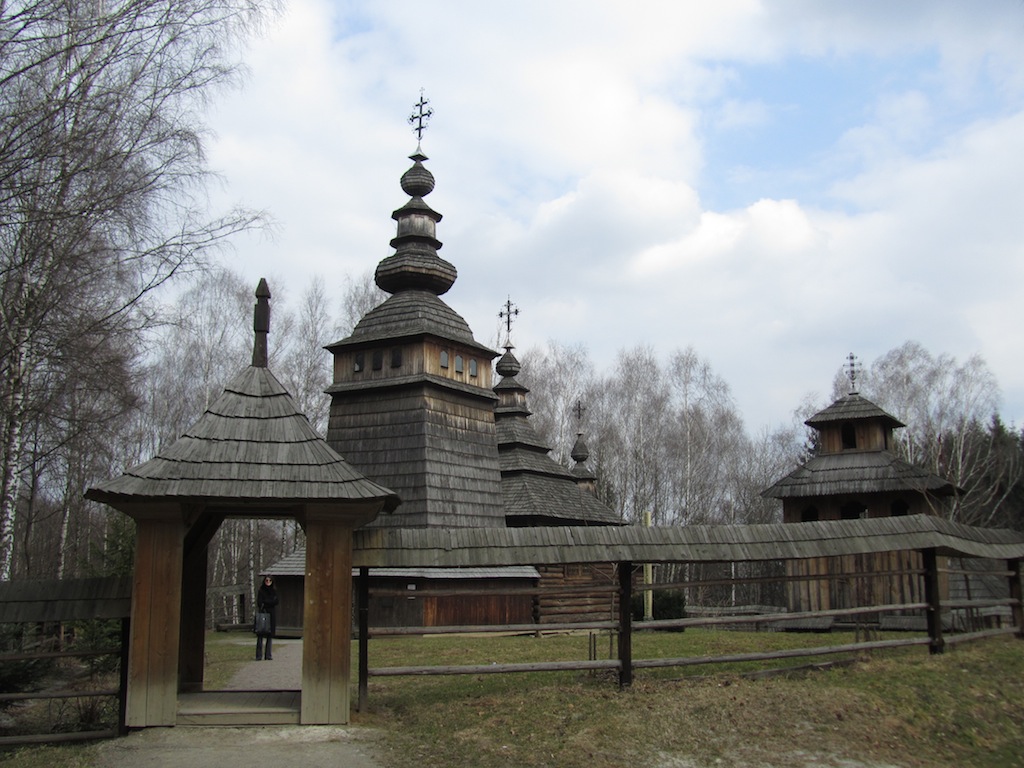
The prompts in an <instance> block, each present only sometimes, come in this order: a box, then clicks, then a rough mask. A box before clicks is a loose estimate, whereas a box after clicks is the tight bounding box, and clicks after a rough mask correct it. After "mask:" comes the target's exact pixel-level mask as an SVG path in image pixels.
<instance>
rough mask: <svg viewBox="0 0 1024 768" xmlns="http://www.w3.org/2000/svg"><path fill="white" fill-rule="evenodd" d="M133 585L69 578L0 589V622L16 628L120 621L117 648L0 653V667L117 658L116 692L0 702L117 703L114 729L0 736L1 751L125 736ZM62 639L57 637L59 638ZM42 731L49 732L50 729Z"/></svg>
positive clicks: (15, 695)
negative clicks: (106, 657)
mask: <svg viewBox="0 0 1024 768" xmlns="http://www.w3.org/2000/svg"><path fill="white" fill-rule="evenodd" d="M130 595H131V583H130V581H128V580H126V579H120V578H109V579H69V580H63V581H48V582H6V583H4V584H0V623H2V624H8V625H16V626H31V625H36V626H38V625H44V626H45V625H53V626H54V627H58V628H62V627H63V626H64V625H65V624H67V623H70V622H80V621H93V620H106V619H113V620H119V621H120V632H119V637H118V643H117V645H111V646H107V647H104V648H89V649H80V648H75V647H74V646H73V645H71V646H69V647H65V648H60V649H58V650H54V651H36V650H33V651H24V650H21V651H11V652H7V653H3V654H0V665H3V664H14V663H19V662H32V661H58V662H59V661H61V660H64V659H89V658H98V657H103V656H114V657H116V658H117V659H118V670H119V671H118V686H117V688H113V687H109V686H103V687H97V688H92V689H86V690H69V689H65V690H43V691H29V690H26V691H18V692H5V693H3V694H0V702H3V703H7V704H12V703H16V702H19V701H24V702H36V701H47V700H52V701H68V700H74V699H97V698H107V697H109V698H114V699H116V709H117V724H116V726H115V727H113V728H109V727H105V728H88V729H85V730H81V731H68V732H53V731H52V730H48V731H45V732H35V733H23V734H15V735H10V736H0V746H20V745H24V744H41V743H64V742H76V741H87V740H93V739H106V738H111V737H113V736H117V735H118V734H123V733H126V732H127V728H126V727H125V699H126V696H127V690H128V671H127V670H128V665H127V657H128V637H129V633H130V620H129V614H130V612H131V611H130V605H131V598H130ZM59 634H61V633H59ZM46 727H51V728H52V724H51V725H49V726H46Z"/></svg>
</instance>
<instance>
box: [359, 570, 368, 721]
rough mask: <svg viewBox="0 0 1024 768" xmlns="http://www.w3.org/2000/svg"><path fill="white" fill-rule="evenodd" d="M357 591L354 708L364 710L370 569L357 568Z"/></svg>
mask: <svg viewBox="0 0 1024 768" xmlns="http://www.w3.org/2000/svg"><path fill="white" fill-rule="evenodd" d="M356 588H357V589H358V591H359V596H358V600H359V606H358V609H359V700H358V702H357V703H356V708H357V709H358V710H359V711H360V712H365V711H366V705H367V700H368V699H369V697H370V692H369V680H370V569H369V568H365V567H363V568H360V569H359V583H358V584H357V585H356Z"/></svg>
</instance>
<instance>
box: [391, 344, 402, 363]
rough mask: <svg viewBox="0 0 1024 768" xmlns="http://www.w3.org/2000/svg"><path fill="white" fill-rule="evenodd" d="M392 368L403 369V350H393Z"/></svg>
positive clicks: (398, 348) (396, 348) (399, 348)
mask: <svg viewBox="0 0 1024 768" xmlns="http://www.w3.org/2000/svg"><path fill="white" fill-rule="evenodd" d="M391 367H392V368H401V367H402V348H401V347H395V348H394V349H392V350H391Z"/></svg>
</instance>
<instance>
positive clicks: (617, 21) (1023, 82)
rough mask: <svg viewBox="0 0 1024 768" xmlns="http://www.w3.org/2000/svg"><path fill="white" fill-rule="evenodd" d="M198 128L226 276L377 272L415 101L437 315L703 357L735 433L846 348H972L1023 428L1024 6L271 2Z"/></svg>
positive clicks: (484, 332) (487, 332)
mask: <svg viewBox="0 0 1024 768" xmlns="http://www.w3.org/2000/svg"><path fill="white" fill-rule="evenodd" d="M286 2H287V8H286V11H285V14H284V15H283V17H282V18H281V19H280V20H279V21H278V22H277V23H275V24H274V25H273V27H272V28H271V29H269V30H268V32H267V34H266V35H265V36H263V37H262V38H261V39H260V40H258V41H257V42H256V43H255V44H254V45H252V46H251V47H250V49H249V50H248V52H247V54H246V61H247V63H248V66H249V69H250V77H249V80H248V83H247V85H246V87H245V89H244V90H243V91H241V92H240V93H238V94H233V95H231V96H230V97H228V98H225V99H222V100H220V102H219V104H218V108H217V110H216V112H215V114H214V116H213V128H214V130H215V131H216V134H217V135H216V140H215V141H214V143H213V144H212V146H211V152H210V159H211V162H212V165H213V166H214V167H215V168H216V169H217V170H218V171H220V172H221V173H222V174H224V177H225V184H224V189H223V191H222V194H223V196H224V199H225V200H232V201H237V202H240V203H243V204H245V205H248V206H252V207H256V208H261V209H266V210H268V211H269V212H270V213H271V214H272V216H273V217H274V220H275V222H276V234H275V236H274V238H273V239H268V238H263V237H251V238H248V239H243V240H241V241H240V242H239V243H238V246H237V252H236V253H235V254H234V255H233V256H232V257H231V258H230V265H231V266H232V267H233V268H234V269H236V270H237V271H239V272H240V273H242V274H243V275H245V276H247V277H252V280H253V284H254V285H255V283H256V281H257V280H258V278H259V277H267V278H268V279H269V280H271V281H272V283H271V287H272V289H273V288H276V289H277V290H279V291H281V292H282V293H285V294H286V295H289V294H290V295H297V294H298V293H299V292H300V291H301V290H302V289H303V287H304V286H305V285H306V284H307V282H308V281H309V279H310V277H311V276H312V275H314V274H318V275H321V276H322V277H323V278H324V279H325V280H326V282H327V285H328V287H329V288H330V289H332V290H334V291H336V292H339V293H340V286H341V285H342V284H343V282H344V279H345V277H346V275H352V276H359V275H362V274H364V273H366V272H367V271H370V270H372V269H373V268H374V267H375V266H376V264H377V262H378V261H379V260H380V259H382V258H384V257H385V256H388V255H390V253H391V252H392V249H391V248H390V247H389V246H388V241H389V240H390V239H391V238H392V237H393V236H394V222H393V221H392V220H391V218H390V214H391V211H392V210H394V209H395V208H398V207H400V206H401V205H402V204H403V203H404V202H405V200H406V197H405V196H404V195H403V193H402V192H401V190H400V188H399V186H398V179H399V177H400V176H401V174H402V173H403V172H404V171H405V170H406V168H408V167H409V165H410V161H409V160H408V159H407V156H408V155H409V154H411V153H412V152H413V151H414V150H415V148H416V138H415V136H414V135H413V133H412V132H411V129H410V127H409V125H408V124H407V122H406V118H407V116H408V115H409V114H410V112H411V111H412V105H413V104H414V102H416V100H417V99H418V98H419V94H420V89H421V88H423V89H425V95H426V97H427V98H428V99H429V100H430V102H431V107H432V108H433V109H434V116H433V119H432V121H431V124H430V128H429V130H428V132H427V133H426V135H425V136H424V139H423V151H424V153H425V154H427V155H428V156H429V157H430V160H429V162H428V163H427V167H429V168H430V170H431V171H432V172H433V173H434V175H435V177H436V179H437V186H436V189H435V191H434V193H433V194H431V195H430V196H429V198H427V202H428V203H430V205H431V206H432V207H433V208H434V209H435V210H437V211H439V212H440V213H441V214H443V216H444V220H443V221H442V222H441V223H440V225H439V231H438V236H439V239H440V240H441V241H442V242H443V243H444V247H443V248H442V250H441V252H440V255H441V256H443V257H444V258H446V259H447V260H448V261H450V262H452V263H453V264H454V265H455V266H456V267H457V268H458V270H459V279H458V281H457V282H456V284H455V286H454V287H453V288H452V290H451V291H450V292H449V293H448V294H446V295H445V297H444V298H445V300H446V301H447V303H448V304H449V305H450V306H451V307H452V308H453V309H455V310H456V311H457V312H459V313H460V314H461V315H462V316H463V317H465V318H466V320H467V321H468V322H469V324H470V327H471V328H472V329H473V331H474V333H475V335H476V338H477V340H478V341H481V342H483V343H485V344H493V343H496V333H497V323H498V319H497V313H498V311H499V309H500V308H501V305H502V304H503V303H504V301H505V299H506V297H509V296H510V297H511V299H512V301H513V302H514V303H516V304H517V305H518V306H519V308H520V311H521V314H520V315H519V318H518V323H517V325H516V326H515V328H514V330H513V342H514V343H515V344H516V347H517V349H519V350H520V351H523V350H526V349H529V348H530V347H533V346H536V345H543V344H544V343H545V342H546V341H547V340H549V339H554V340H557V341H559V342H560V343H563V344H583V345H584V346H586V348H587V349H588V350H589V352H590V354H591V357H592V359H593V360H594V362H595V364H596V365H597V367H598V369H599V370H610V369H611V367H612V366H613V364H614V360H615V356H616V353H617V352H618V351H619V350H620V349H623V348H627V347H633V346H635V345H638V344H648V345H650V346H651V347H653V349H654V350H655V351H656V352H657V353H658V355H659V356H661V357H662V358H663V359H665V358H667V357H668V355H669V354H670V353H671V352H672V351H673V350H675V349H681V348H685V347H687V346H691V345H692V346H693V347H694V348H695V349H696V350H697V352H698V353H700V354H701V355H702V356H704V357H705V358H707V359H708V360H709V361H710V362H711V365H712V366H713V368H714V369H715V370H716V371H717V372H718V373H719V375H721V376H722V377H723V378H725V379H726V381H728V382H729V384H730V386H731V387H732V389H733V394H734V396H735V398H736V401H737V404H738V406H739V408H740V410H741V412H742V414H743V416H744V418H745V420H746V422H747V425H748V428H749V429H750V430H751V431H756V430H759V429H761V428H762V427H766V426H779V425H782V424H785V423H788V422H789V420H790V418H791V414H792V411H793V409H794V408H796V407H797V406H798V405H799V403H800V401H801V399H802V398H803V397H804V396H805V395H806V394H808V393H809V392H815V393H818V394H819V396H820V397H819V399H821V400H822V404H823V405H824V404H825V401H824V398H827V396H828V394H829V392H830V388H831V381H832V377H833V375H834V373H835V372H836V370H837V369H838V368H839V367H840V366H841V365H842V363H843V360H844V358H845V356H846V355H847V354H848V353H849V352H854V353H855V354H857V355H858V356H859V357H860V358H861V359H862V360H863V361H864V362H865V363H870V362H871V361H873V360H874V359H875V358H877V357H878V356H880V355H881V354H883V353H885V352H887V351H888V350H890V349H892V348H894V347H897V346H899V345H901V344H903V343H904V342H905V341H908V340H916V341H918V342H920V343H921V344H922V345H924V347H925V348H927V349H928V350H929V351H931V352H932V353H933V354H936V355H937V354H940V353H948V354H951V355H953V356H955V357H956V358H957V359H958V360H960V361H963V360H965V359H966V358H967V357H969V356H971V355H974V354H980V355H982V356H983V357H984V359H985V360H986V362H987V363H988V365H989V367H990V368H991V370H992V371H993V373H994V374H995V375H996V377H997V378H998V380H999V383H1000V386H1001V388H1002V393H1003V406H1002V413H1003V416H1004V418H1005V419H1006V420H1007V421H1013V422H1014V423H1016V424H1017V425H1018V426H1020V425H1022V424H1024V344H1022V337H1024V334H1022V331H1021V316H1022V313H1021V307H1022V305H1024V55H1022V52H1024V2H1022V0H985V2H978V3H966V2H960V1H958V0H949V1H948V2H946V1H944V0H920V1H916V0H904V1H901V2H893V1H892V0H884V1H879V2H875V1H874V0H861V1H860V2H856V3H825V2H817V1H815V0H789V1H782V0H780V1H779V2H771V1H770V0H761V1H757V0H716V2H714V3H711V2H681V1H680V0H650V1H645V0H639V1H638V2H632V3H626V2H623V1H622V0H618V1H617V2H614V1H612V0H587V1H586V2H582V1H581V2H577V1H576V0H536V1H534V0H519V1H518V2H515V3H497V2H484V1H483V0H462V1H457V0H452V1H451V2H429V3H428V2H422V1H421V2H407V1H406V0H388V2H370V1H369V0H366V1H365V2H359V1H355V0H354V1H352V2H348V1H346V0H286Z"/></svg>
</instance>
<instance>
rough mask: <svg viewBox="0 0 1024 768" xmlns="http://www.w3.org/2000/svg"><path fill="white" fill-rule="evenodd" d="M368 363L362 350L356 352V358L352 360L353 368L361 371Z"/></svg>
mask: <svg viewBox="0 0 1024 768" xmlns="http://www.w3.org/2000/svg"><path fill="white" fill-rule="evenodd" d="M364 365H366V362H365V358H364V357H363V353H362V352H356V356H355V360H353V362H352V370H353V371H355V372H356V373H359V372H360V371H362V370H363V366H364Z"/></svg>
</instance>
